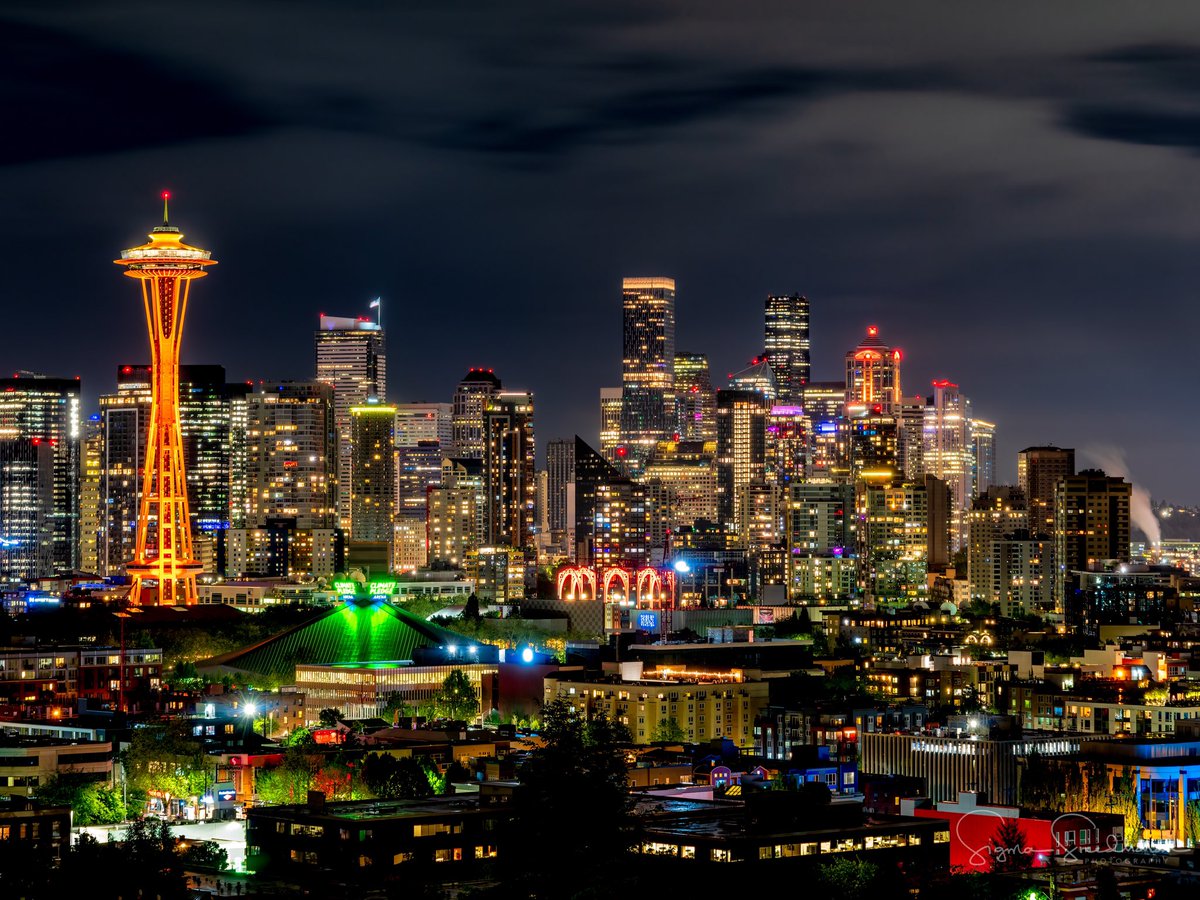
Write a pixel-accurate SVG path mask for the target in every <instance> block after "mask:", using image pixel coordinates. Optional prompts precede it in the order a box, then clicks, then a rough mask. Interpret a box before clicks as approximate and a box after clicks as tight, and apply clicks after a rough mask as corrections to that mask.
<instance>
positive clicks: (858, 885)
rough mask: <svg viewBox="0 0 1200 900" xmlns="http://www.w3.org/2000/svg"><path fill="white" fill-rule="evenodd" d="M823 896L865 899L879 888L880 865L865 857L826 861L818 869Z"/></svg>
mask: <svg viewBox="0 0 1200 900" xmlns="http://www.w3.org/2000/svg"><path fill="white" fill-rule="evenodd" d="M817 881H818V882H819V883H820V885H821V887H822V888H823V891H822V896H824V897H828V898H830V900H863V898H865V897H869V896H872V895H873V894H874V893H875V891H876V889H877V888H878V886H879V885H878V882H879V866H877V865H875V864H874V863H870V862H867V861H866V860H863V859H856V858H854V857H845V858H842V859H837V860H834V861H833V862H830V863H825V864H824V865H823V866H821V868H820V869H819V870H818V871H817Z"/></svg>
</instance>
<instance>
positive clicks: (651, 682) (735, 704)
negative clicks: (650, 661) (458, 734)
mask: <svg viewBox="0 0 1200 900" xmlns="http://www.w3.org/2000/svg"><path fill="white" fill-rule="evenodd" d="M768 689H769V685H768V684H767V682H765V681H747V680H744V677H743V674H742V672H740V671H738V670H734V671H730V672H726V673H695V672H688V673H686V674H681V675H678V676H676V677H673V678H668V677H663V678H661V679H653V678H644V679H641V680H637V681H621V680H619V679H615V678H609V679H602V678H597V679H595V680H574V679H566V678H564V679H556V678H549V677H548V678H547V679H546V702H547V703H549V702H550V701H552V700H554V699H556V698H563V699H565V700H568V701H569V702H570V703H571V705H572V706H574V707H575V709H576V710H578V711H579V712H580V713H583V714H586V715H589V716H590V715H595V714H596V713H603V714H604V715H606V716H608V717H609V718H610V719H614V720H616V721H618V722H620V723H621V724H623V725H624V726H625V727H627V728H628V729H629V733H630V734H631V735H632V737H633V740H634V741H635V742H636V743H639V744H646V743H650V742H653V741H656V740H660V739H663V738H662V736H663V735H665V734H667V732H668V730H670V729H671V725H670V723H671V722H672V721H673V722H674V723H675V725H677V726H678V728H679V730H680V732H681V733H682V734H683V739H684V740H686V741H688V742H692V743H696V742H703V741H709V740H713V739H715V738H728V739H729V740H731V741H732V742H733V743H734V744H735V745H736V746H738V747H743V748H747V749H751V748H753V747H754V723H755V720H756V719H757V718H758V717H759V716H760V715H761V713H762V711H763V710H764V709H765V708H766V705H767V700H768Z"/></svg>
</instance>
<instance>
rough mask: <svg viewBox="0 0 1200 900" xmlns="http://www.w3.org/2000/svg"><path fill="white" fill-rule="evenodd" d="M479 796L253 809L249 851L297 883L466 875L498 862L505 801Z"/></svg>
mask: <svg viewBox="0 0 1200 900" xmlns="http://www.w3.org/2000/svg"><path fill="white" fill-rule="evenodd" d="M489 788H490V786H489V785H486V784H485V785H482V786H481V789H480V792H479V793H478V794H468V795H463V796H451V797H432V798H429V799H427V800H369V801H351V802H343V803H326V802H325V795H324V794H322V793H319V792H316V791H314V792H312V793H310V794H309V802H308V803H305V804H294V805H288V806H260V807H255V808H253V809H251V810H249V811H248V812H247V827H246V845H247V846H246V854H247V862H248V865H249V866H250V868H251V869H252V870H253V871H254V872H256V873H259V874H262V875H266V876H268V877H273V878H281V879H286V880H292V881H297V882H301V883H302V882H304V881H305V880H307V879H311V878H313V877H317V876H321V875H332V876H333V877H336V878H340V879H347V880H354V881H360V880H361V881H371V882H374V883H378V882H382V881H385V880H389V879H391V878H399V879H405V880H407V879H410V878H412V877H414V876H417V877H419V876H420V875H421V874H422V873H428V872H431V871H433V870H434V869H435V867H442V866H444V867H445V868H446V870H447V872H446V878H447V879H453V880H459V879H461V878H464V877H469V874H470V873H472V872H478V870H479V866H480V864H481V863H485V862H488V861H491V860H494V859H496V857H497V854H498V847H497V842H498V839H499V837H498V836H499V834H500V832H501V825H502V823H503V821H504V820H506V819H507V817H508V813H507V809H506V806H505V804H493V803H490V802H488V801H489V800H490V799H491V795H490V793H489Z"/></svg>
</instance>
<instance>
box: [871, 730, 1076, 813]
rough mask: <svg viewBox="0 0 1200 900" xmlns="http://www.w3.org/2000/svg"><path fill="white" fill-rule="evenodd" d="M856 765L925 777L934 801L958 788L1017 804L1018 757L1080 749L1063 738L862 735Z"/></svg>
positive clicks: (875, 772)
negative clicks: (1004, 738)
mask: <svg viewBox="0 0 1200 900" xmlns="http://www.w3.org/2000/svg"><path fill="white" fill-rule="evenodd" d="M859 746H860V747H861V748H862V760H861V762H860V763H859V769H860V770H861V771H863V772H864V773H870V774H872V775H909V776H917V777H920V778H924V779H925V790H926V795H927V796H928V797H929V798H930V799H932V800H934V801H935V802H941V801H949V800H955V799H957V798H958V795H959V793H960V792H961V791H982V792H984V793H986V794H987V795H988V797H989V798H992V799H993V800H994V801H996V802H999V803H1002V804H1015V803H1016V802H1017V799H1018V798H1017V785H1018V759H1019V758H1020V757H1023V756H1027V755H1029V754H1030V753H1037V754H1040V755H1041V756H1043V757H1060V756H1068V755H1070V754H1073V753H1078V752H1079V741H1078V740H1071V739H1069V738H1065V737H1058V736H1052V737H1045V736H1039V737H1028V738H1025V739H1020V740H991V739H980V738H979V736H978V735H971V736H967V737H965V738H964V737H938V736H936V735H933V734H869V733H867V734H861V735H859Z"/></svg>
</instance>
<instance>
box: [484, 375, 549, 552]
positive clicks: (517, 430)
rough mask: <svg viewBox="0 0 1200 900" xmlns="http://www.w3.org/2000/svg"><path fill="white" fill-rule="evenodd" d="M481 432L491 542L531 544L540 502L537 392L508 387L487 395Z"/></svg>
mask: <svg viewBox="0 0 1200 900" xmlns="http://www.w3.org/2000/svg"><path fill="white" fill-rule="evenodd" d="M483 435H484V455H483V481H484V521H485V525H486V532H485V533H486V540H487V543H489V544H491V545H493V546H498V547H512V548H515V549H524V548H528V547H531V546H532V545H533V527H534V516H535V513H536V507H537V502H536V498H537V468H536V464H535V459H536V457H535V448H534V433H533V394H530V393H525V392H514V391H506V392H502V393H499V394H497V395H496V396H495V397H493V398H492V399H491V400H489V401H488V405H487V408H486V409H484V411H483Z"/></svg>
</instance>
